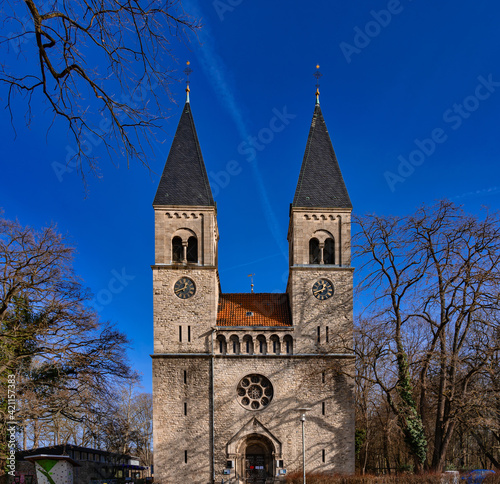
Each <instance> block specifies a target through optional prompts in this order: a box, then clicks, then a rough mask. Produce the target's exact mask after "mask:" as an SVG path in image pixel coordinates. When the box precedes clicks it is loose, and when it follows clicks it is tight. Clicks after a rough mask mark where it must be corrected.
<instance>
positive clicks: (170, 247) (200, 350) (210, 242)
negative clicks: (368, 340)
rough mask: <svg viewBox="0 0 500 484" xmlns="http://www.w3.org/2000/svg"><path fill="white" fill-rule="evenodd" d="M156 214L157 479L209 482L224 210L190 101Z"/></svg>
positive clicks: (159, 193) (157, 198) (167, 165)
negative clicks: (211, 181)
mask: <svg viewBox="0 0 500 484" xmlns="http://www.w3.org/2000/svg"><path fill="white" fill-rule="evenodd" d="M188 89H189V88H188ZM188 96H189V92H188ZM153 208H154V212H155V264H154V265H153V266H152V269H153V306H154V354H153V355H152V356H153V396H154V398H153V411H154V424H153V429H154V449H155V468H156V470H157V472H156V476H157V480H158V481H159V482H165V483H170V482H171V483H174V482H209V481H210V478H211V467H212V466H211V458H210V456H211V453H212V451H211V440H212V432H211V425H212V420H211V390H212V388H211V366H210V359H209V355H210V351H211V344H212V327H213V326H214V324H215V320H216V317H217V302H218V297H219V276H218V272H217V241H218V238H219V235H218V229H217V216H216V215H217V213H216V206H215V203H214V200H213V197H212V192H211V190H210V185H209V182H208V176H207V172H206V169H205V164H204V162H203V157H202V154H201V149H200V145H199V142H198V136H197V134H196V129H195V125H194V121H193V115H192V113H191V106H190V103H189V97H188V98H187V102H186V104H185V106H184V108H183V110H182V114H181V118H180V120H179V124H178V127H177V131H176V133H175V136H174V139H173V142H172V147H171V149H170V153H169V155H168V158H167V161H166V163H165V168H164V170H163V174H162V176H161V179H160V182H159V185H158V190H157V192H156V196H155V198H154V202H153ZM174 449H175V452H174ZM195 462H197V463H196V465H194V463H195ZM200 479H201V480H200Z"/></svg>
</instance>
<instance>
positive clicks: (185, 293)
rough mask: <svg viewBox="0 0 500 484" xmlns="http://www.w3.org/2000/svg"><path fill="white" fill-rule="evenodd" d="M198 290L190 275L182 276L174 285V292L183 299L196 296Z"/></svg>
mask: <svg viewBox="0 0 500 484" xmlns="http://www.w3.org/2000/svg"><path fill="white" fill-rule="evenodd" d="M195 292H196V286H195V285H194V282H193V281H192V280H191V279H189V277H181V278H180V279H179V280H178V281H177V282H176V283H175V286H174V293H175V295H176V296H177V297H180V298H181V299H188V298H190V297H191V296H194V293H195Z"/></svg>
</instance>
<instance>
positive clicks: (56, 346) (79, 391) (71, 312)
mask: <svg viewBox="0 0 500 484" xmlns="http://www.w3.org/2000/svg"><path fill="white" fill-rule="evenodd" d="M73 252H74V249H73V248H72V247H70V246H68V245H66V243H65V240H64V238H63V237H62V236H61V235H60V234H58V233H57V232H56V230H55V228H54V227H48V228H45V229H43V230H41V231H40V232H36V231H34V230H33V229H31V228H29V227H22V226H21V225H20V224H19V223H18V222H17V221H16V222H14V221H9V220H5V219H0V329H1V331H0V375H1V376H2V379H1V382H2V385H1V386H2V390H5V382H7V380H8V378H7V377H8V375H15V377H16V391H17V403H18V409H17V411H18V413H17V418H18V420H19V421H21V422H23V423H24V427H25V428H26V427H27V426H28V422H29V421H34V420H36V421H37V425H36V427H37V429H34V433H35V434H36V436H35V440H38V439H39V438H40V434H39V432H40V427H44V429H45V430H46V428H47V426H46V425H44V423H47V422H51V425H52V429H53V430H54V432H53V433H54V435H55V439H54V441H55V442H58V441H60V439H61V435H62V434H61V431H62V430H63V427H62V426H61V425H59V422H64V420H65V419H69V420H76V421H82V420H84V419H85V418H86V415H88V414H89V412H92V414H94V415H98V411H99V407H98V406H97V404H96V402H98V401H99V400H100V401H107V400H109V399H110V398H111V396H112V395H111V391H112V390H111V389H112V388H113V387H115V386H116V385H115V383H116V382H119V381H128V380H130V379H135V378H136V376H135V374H134V372H132V371H131V369H130V367H129V365H128V363H127V360H126V353H125V349H126V347H127V345H128V340H127V338H126V337H125V336H124V335H123V334H122V333H120V332H119V331H117V330H116V329H115V328H113V326H111V325H110V324H108V323H101V322H100V321H99V319H98V317H97V315H96V313H95V312H94V311H93V310H92V309H91V308H90V307H89V306H88V304H89V302H90V297H91V295H90V293H89V292H88V291H87V290H86V289H85V288H84V287H83V286H82V284H81V281H80V280H79V279H78V277H77V276H76V274H75V273H74V270H73V267H72V256H73ZM5 396H6V395H5V392H4V391H2V395H0V403H1V405H0V418H1V421H2V422H3V424H4V425H5V422H6V418H7V413H6V412H5V409H4V405H3V404H4V403H5ZM2 439H5V432H3V433H2Z"/></svg>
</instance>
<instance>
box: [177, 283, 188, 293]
mask: <svg viewBox="0 0 500 484" xmlns="http://www.w3.org/2000/svg"><path fill="white" fill-rule="evenodd" d="M186 287H187V283H186V284H184V286H182V287H181V288H180V289H177V290H176V291H174V292H181V291H184V289H186Z"/></svg>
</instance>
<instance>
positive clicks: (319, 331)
mask: <svg viewBox="0 0 500 484" xmlns="http://www.w3.org/2000/svg"><path fill="white" fill-rule="evenodd" d="M318 343H321V326H318Z"/></svg>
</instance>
